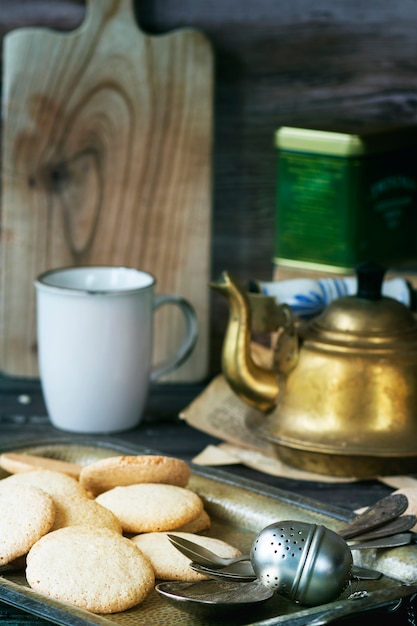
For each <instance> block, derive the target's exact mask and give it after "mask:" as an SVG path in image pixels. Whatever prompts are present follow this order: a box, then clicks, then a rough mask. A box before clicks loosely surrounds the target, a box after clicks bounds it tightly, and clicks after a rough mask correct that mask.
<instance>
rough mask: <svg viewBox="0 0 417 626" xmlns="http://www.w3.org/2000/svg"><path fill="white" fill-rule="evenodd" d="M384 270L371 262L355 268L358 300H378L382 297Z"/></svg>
mask: <svg viewBox="0 0 417 626" xmlns="http://www.w3.org/2000/svg"><path fill="white" fill-rule="evenodd" d="M385 272H386V269H385V267H382V265H379V264H378V263H374V262H372V261H366V262H364V263H361V264H360V265H359V266H358V267H357V268H356V274H357V277H358V291H357V296H358V298H364V299H365V300H379V299H380V298H381V297H382V282H383V280H384V275H385Z"/></svg>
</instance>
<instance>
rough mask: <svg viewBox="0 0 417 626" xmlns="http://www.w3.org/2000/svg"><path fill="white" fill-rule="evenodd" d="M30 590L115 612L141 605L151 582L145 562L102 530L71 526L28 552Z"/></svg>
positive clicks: (150, 571) (132, 548) (128, 543)
mask: <svg viewBox="0 0 417 626" xmlns="http://www.w3.org/2000/svg"><path fill="white" fill-rule="evenodd" d="M26 578H27V581H28V583H29V585H30V587H32V589H34V590H36V591H38V592H40V593H43V594H45V595H47V596H49V597H50V598H55V599H57V600H60V601H62V602H68V603H70V604H72V605H75V606H77V607H80V608H82V609H87V610H88V611H91V612H92V613H116V612H118V611H125V610H126V609H129V608H131V607H133V606H136V605H137V604H139V603H140V602H142V601H143V600H144V599H145V598H146V596H147V595H148V593H149V592H150V591H151V589H152V588H153V586H154V584H155V575H154V571H153V568H152V565H151V563H150V561H149V559H148V558H147V557H146V556H144V555H143V554H142V553H141V551H140V550H139V549H138V548H137V547H136V546H135V544H134V543H133V542H132V541H130V539H126V538H125V537H122V536H121V535H118V534H117V533H115V532H113V531H111V530H108V529H106V528H88V527H87V526H72V527H70V528H61V529H59V530H56V531H54V532H51V533H48V535H45V536H44V537H42V539H40V540H39V541H38V542H37V543H36V544H35V545H34V546H33V547H32V548H31V550H30V551H29V554H28V556H27V567H26Z"/></svg>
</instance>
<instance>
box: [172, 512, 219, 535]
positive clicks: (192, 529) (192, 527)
mask: <svg viewBox="0 0 417 626" xmlns="http://www.w3.org/2000/svg"><path fill="white" fill-rule="evenodd" d="M210 526H211V519H210V516H209V514H208V513H207V511H206V510H205V509H203V510H202V511H201V513H200V515H199V516H198V517H196V518H195V519H193V520H191V522H188V524H184V525H183V526H180V527H179V528H177V529H176V530H179V531H181V532H183V533H201V532H202V531H203V530H208V529H209V528H210Z"/></svg>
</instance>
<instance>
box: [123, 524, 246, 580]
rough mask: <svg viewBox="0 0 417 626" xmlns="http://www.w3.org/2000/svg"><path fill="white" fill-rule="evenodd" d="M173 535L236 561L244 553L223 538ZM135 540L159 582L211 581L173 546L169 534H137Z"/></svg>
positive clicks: (187, 534)
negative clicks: (193, 568)
mask: <svg viewBox="0 0 417 626" xmlns="http://www.w3.org/2000/svg"><path fill="white" fill-rule="evenodd" d="M172 534H175V535H178V537H184V538H185V539H189V540H190V541H193V542H194V543H198V544H199V545H200V546H204V547H205V548H208V549H209V550H211V551H212V552H216V554H218V555H219V556H222V557H227V558H229V557H230V558H233V557H236V556H241V554H242V553H241V552H240V550H238V549H237V548H235V547H234V546H232V545H230V544H228V543H226V542H225V541H223V540H221V539H214V538H212V537H205V536H202V535H196V534H193V533H182V532H175V533H172ZM131 541H133V543H134V544H135V545H137V546H138V548H139V550H140V551H141V552H143V554H144V555H145V556H147V557H148V558H149V560H150V562H151V563H152V566H153V568H154V571H155V577H156V578H158V579H159V580H184V581H188V582H193V581H197V580H207V579H208V578H209V577H208V576H204V575H203V574H199V573H198V572H195V571H194V570H192V569H191V567H190V563H191V561H190V559H187V557H186V556H184V555H183V554H181V552H180V551H179V550H177V548H176V547H175V546H173V545H172V543H171V542H170V541H169V539H168V534H167V533H165V532H162V533H144V534H141V535H136V536H135V537H132V538H131Z"/></svg>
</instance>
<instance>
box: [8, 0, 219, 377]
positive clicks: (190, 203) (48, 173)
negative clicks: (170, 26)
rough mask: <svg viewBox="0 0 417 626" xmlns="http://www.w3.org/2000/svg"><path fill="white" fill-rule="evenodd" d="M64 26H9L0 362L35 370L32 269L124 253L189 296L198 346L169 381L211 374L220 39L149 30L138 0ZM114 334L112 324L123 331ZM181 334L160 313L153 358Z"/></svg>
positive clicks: (122, 261)
mask: <svg viewBox="0 0 417 626" xmlns="http://www.w3.org/2000/svg"><path fill="white" fill-rule="evenodd" d="M87 9H88V10H87V13H86V16H85V19H83V21H82V23H81V25H80V26H79V27H78V28H76V29H75V30H73V31H71V32H69V33H57V32H53V31H52V30H47V29H44V28H38V27H32V28H24V29H18V30H14V31H12V32H10V33H9V34H8V35H7V36H6V38H5V46H4V57H3V65H4V78H3V91H2V97H3V115H4V119H3V123H4V128H3V177H2V178H3V201H2V210H3V241H2V283H3V286H2V291H3V299H2V305H3V306H2V333H1V369H2V371H3V373H6V374H8V375H17V376H27V377H36V376H37V371H38V370H37V351H36V325H35V317H36V316H35V293H34V288H33V280H34V278H35V277H36V276H37V274H38V273H39V272H42V271H44V270H46V269H49V268H52V267H61V266H67V265H94V264H97V265H105V264H110V265H127V266H133V267H138V268H140V269H142V270H145V271H149V272H151V273H152V274H153V275H154V276H155V277H156V279H157V291H159V292H161V293H175V294H178V295H181V296H183V297H185V298H187V299H188V300H189V301H190V302H191V303H192V304H193V306H194V307H195V309H196V312H197V316H198V320H199V329H200V332H199V339H198V343H197V347H196V350H195V352H194V354H193V355H192V357H191V358H190V359H189V361H188V362H187V363H185V364H184V365H183V366H182V367H181V368H180V369H178V370H177V372H175V373H174V374H171V375H170V376H169V377H168V380H170V381H187V382H189V381H196V380H200V379H202V378H204V377H205V376H206V375H207V368H208V325H209V306H208V302H209V293H208V280H209V268H210V233H211V143H212V141H211V134H212V81H213V76H212V74H213V71H212V51H211V47H210V43H209V42H208V40H207V38H206V37H205V36H204V35H203V34H201V33H200V32H198V31H197V30H195V29H186V30H179V31H176V32H174V33H170V34H167V35H166V36H148V35H146V34H145V33H143V32H142V31H141V30H140V29H139V28H138V26H137V24H136V22H135V15H134V13H133V12H132V6H131V0H90V2H89V3H88V5H87ZM115 332H117V329H115ZM182 334H183V320H182V317H181V315H180V313H179V312H178V311H176V310H175V309H174V308H173V307H172V306H171V307H165V310H164V311H161V312H159V311H158V313H157V314H156V322H155V351H154V352H155V361H156V362H159V361H161V360H162V359H163V358H164V357H166V356H168V355H169V354H171V353H172V352H173V351H174V349H175V348H176V346H177V345H178V344H179V341H180V339H181V337H182Z"/></svg>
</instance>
